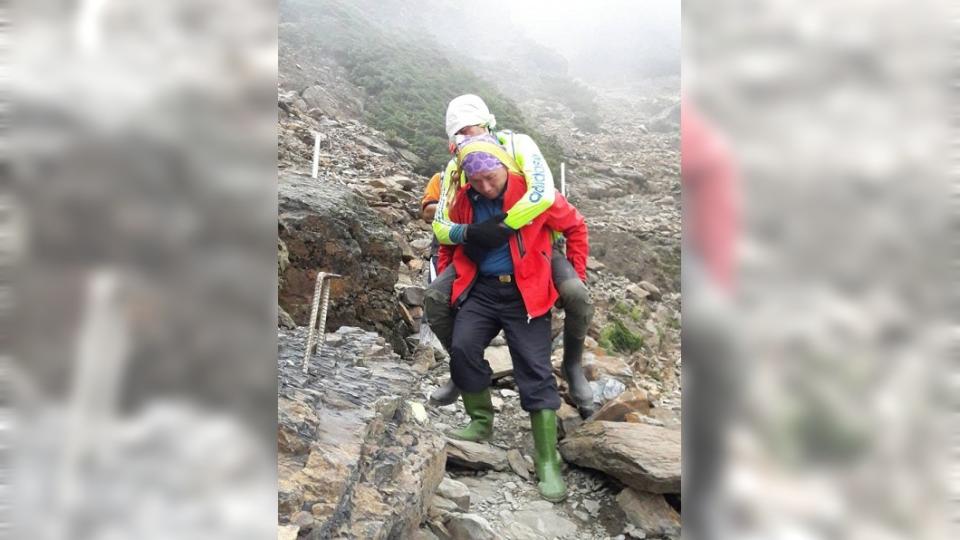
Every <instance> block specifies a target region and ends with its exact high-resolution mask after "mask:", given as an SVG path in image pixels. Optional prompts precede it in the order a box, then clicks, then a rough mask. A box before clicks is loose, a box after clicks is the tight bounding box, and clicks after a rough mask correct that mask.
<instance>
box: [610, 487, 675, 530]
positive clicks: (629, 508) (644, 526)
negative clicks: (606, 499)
mask: <svg viewBox="0 0 960 540" xmlns="http://www.w3.org/2000/svg"><path fill="white" fill-rule="evenodd" d="M617 503H618V504H619V505H620V508H622V509H623V512H624V514H626V516H627V520H628V521H629V522H630V524H631V525H633V527H634V528H635V529H636V530H638V531H640V532H641V533H642V534H643V535H645V536H678V535H679V534H680V515H679V514H677V512H676V510H674V509H673V507H671V506H670V505H669V504H667V501H666V500H664V498H663V495H655V494H652V493H643V492H638V491H635V490H633V489H630V488H626V489H624V490H623V491H621V492H620V494H619V495H617ZM632 535H633V534H632Z"/></svg>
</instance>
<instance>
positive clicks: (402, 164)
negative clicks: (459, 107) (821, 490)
mask: <svg viewBox="0 0 960 540" xmlns="http://www.w3.org/2000/svg"><path fill="white" fill-rule="evenodd" d="M336 73H337V68H336V66H335V64H333V63H330V64H329V65H326V66H325V67H324V68H323V69H318V70H316V71H315V72H314V73H313V74H314V75H317V76H319V77H323V76H324V74H326V76H330V77H334V78H335V77H336ZM314 82H320V83H323V82H324V81H323V80H322V79H320V80H317V81H314ZM317 86H320V87H321V88H324V87H325V86H324V85H323V84H320V85H316V84H314V85H313V86H310V87H308V88H299V87H297V86H296V85H292V86H291V87H287V86H285V85H284V84H283V83H282V84H281V87H280V89H279V98H278V115H279V138H280V140H279V145H278V158H279V164H280V165H279V166H280V178H279V182H280V196H281V201H280V208H281V216H280V220H279V223H278V226H279V231H280V235H279V236H280V241H281V243H280V245H279V246H278V272H279V273H280V291H279V298H280V302H281V307H282V309H283V312H282V313H281V317H283V316H284V315H285V314H286V315H288V316H287V317H285V318H284V321H285V324H286V325H287V326H290V327H294V329H292V330H286V329H285V330H281V334H280V335H281V339H280V351H279V365H280V372H281V380H280V394H281V431H280V433H279V437H280V447H281V467H280V469H281V479H282V482H281V483H282V486H287V487H289V488H290V489H289V490H288V491H282V493H281V500H280V505H281V525H282V526H283V529H282V533H283V534H285V535H292V536H290V537H296V536H297V535H299V536H301V537H305V536H306V535H311V534H312V535H314V536H313V537H317V538H326V537H343V538H367V537H379V536H378V535H383V536H382V537H397V538H405V537H410V536H407V533H409V534H410V535H414V536H413V537H419V538H434V537H439V538H554V537H557V538H615V537H621V538H625V537H627V536H631V537H635V538H642V537H644V536H646V537H658V536H675V535H677V534H678V531H679V515H678V514H677V512H676V510H675V509H679V497H678V494H679V474H680V466H679V456H680V445H679V429H680V420H679V418H680V416H679V412H680V383H679V369H680V352H679V322H680V318H679V309H680V297H679V245H680V237H679V234H680V218H679V216H680V206H679V205H680V202H679V199H680V197H679V159H678V156H679V154H678V141H679V137H678V136H677V134H676V131H675V130H676V124H675V123H673V122H674V119H673V117H672V116H671V115H672V112H671V111H672V110H675V107H674V106H675V105H676V104H677V98H676V95H677V94H676V91H675V89H674V91H673V92H672V94H671V91H670V90H669V89H660V90H657V91H651V90H649V89H647V91H645V92H642V93H635V92H628V91H622V92H619V93H616V92H612V91H608V92H606V93H602V94H600V96H601V97H600V99H599V100H598V105H599V106H600V110H601V112H602V114H603V130H602V131H601V132H600V133H597V134H586V133H581V132H580V131H578V130H577V129H576V128H575V126H574V125H573V124H572V112H571V111H569V110H566V109H565V108H564V107H563V106H560V105H555V104H550V103H545V102H537V101H529V102H526V103H524V104H523V106H524V107H525V111H527V114H529V115H530V116H531V117H532V118H534V119H536V120H537V121H538V123H539V124H540V125H541V127H542V129H543V130H544V131H546V132H548V133H551V134H554V135H556V136H557V138H558V139H559V140H560V141H561V143H562V144H564V145H565V146H566V151H567V153H568V155H571V156H575V158H574V160H572V161H571V162H569V163H567V170H568V175H567V181H568V183H569V184H568V185H569V194H570V198H571V200H572V202H573V203H574V204H575V205H577V206H578V208H580V210H581V211H582V212H583V213H584V215H585V216H586V218H587V220H588V225H589V227H590V232H591V242H592V252H593V255H594V256H593V257H591V260H590V264H589V272H588V285H589V287H590V289H591V291H592V294H593V297H594V300H595V303H596V306H597V314H596V316H595V319H594V324H593V326H592V328H591V331H590V338H588V351H587V353H586V355H585V362H586V372H587V376H588V379H589V380H590V381H591V384H592V386H594V390H595V399H596V401H598V403H601V404H606V405H605V406H604V408H603V409H602V410H601V411H600V412H599V413H598V415H597V417H595V418H593V419H590V420H588V421H587V422H582V421H581V420H580V419H579V417H578V416H577V415H576V413H575V411H574V410H573V409H572V407H564V409H562V410H561V416H562V419H563V425H562V428H563V431H564V433H565V439H564V442H563V444H562V445H561V450H562V451H563V454H564V457H565V459H566V460H567V465H566V471H565V478H566V480H567V482H568V484H569V487H570V497H569V498H568V499H567V500H566V501H565V502H563V503H560V504H555V505H554V504H550V503H547V502H545V501H542V500H540V498H539V497H538V495H537V492H536V485H535V480H534V479H533V478H532V476H531V473H530V469H529V464H530V459H529V456H530V455H531V454H532V439H531V437H530V433H529V429H530V428H529V418H528V416H527V415H526V413H524V412H523V411H522V410H520V407H519V399H518V396H517V393H516V388H515V385H514V384H513V381H512V378H511V376H510V366H509V354H508V353H507V352H506V348H505V347H504V346H503V344H502V343H500V342H498V344H497V345H496V346H494V347H492V348H491V349H490V350H489V351H488V359H490V360H491V362H492V363H495V364H496V366H495V371H496V372H497V374H498V376H497V380H496V382H495V396H496V398H495V404H496V407H497V408H498V410H499V414H498V417H497V420H496V435H495V437H494V439H493V441H491V443H490V444H484V445H477V446H475V447H470V445H462V444H451V443H449V442H445V448H443V446H444V445H441V446H440V447H439V448H438V446H437V445H436V444H435V442H436V441H443V440H444V439H443V437H442V435H441V434H442V432H443V430H444V429H446V427H449V426H456V425H459V424H461V423H463V422H465V421H466V417H465V415H464V414H463V411H462V408H461V407H460V405H459V404H458V405H454V406H448V407H441V408H432V407H429V406H427V405H426V396H427V395H428V394H429V392H430V391H431V390H432V389H433V388H435V387H436V386H437V385H439V384H441V383H442V382H443V381H444V380H445V379H446V377H447V373H448V371H447V367H446V361H445V360H446V359H445V358H444V355H443V353H442V351H439V350H437V349H435V348H434V347H431V346H429V340H420V339H419V337H418V331H419V330H420V326H421V325H420V322H421V321H420V317H421V315H422V307H421V303H422V286H423V277H422V276H423V269H424V266H425V260H426V257H427V255H428V246H429V242H430V235H431V232H430V229H429V227H428V226H427V225H426V224H424V223H422V222H421V221H419V219H418V218H417V212H418V210H419V196H420V193H421V192H422V189H423V186H424V185H425V183H426V180H427V179H426V178H425V177H422V176H418V175H416V174H414V173H413V172H412V171H413V168H414V166H415V164H416V160H417V157H416V156H413V155H411V154H409V152H406V151H405V150H403V149H397V148H394V147H392V146H390V145H389V144H387V143H386V142H385V140H386V137H385V136H384V135H383V134H381V133H379V132H377V131H376V130H374V129H371V128H369V127H368V126H366V125H364V124H362V123H361V122H360V121H359V120H357V119H356V118H355V117H354V116H353V115H352V114H351V113H350V111H351V110H353V105H349V104H350V103H353V102H352V101H351V99H352V98H356V99H357V100H359V101H358V102H359V103H362V93H361V92H360V91H359V89H351V88H350V86H349V84H347V83H345V82H344V81H343V80H339V79H338V80H332V81H331V82H330V85H329V88H330V89H335V92H334V90H331V91H330V92H329V93H326V94H323V95H324V96H325V97H323V99H320V98H318V97H317V95H319V94H320V92H319V91H317V90H310V88H316V87H317ZM308 94H309V95H308ZM350 96H352V98H351V97H350ZM637 96H644V97H637ZM658 96H664V97H658ZM671 96H672V101H671ZM308 98H309V99H308ZM344 100H346V101H345V103H347V105H344V104H343V103H344ZM658 122H660V123H659V124H658ZM315 134H316V135H315ZM316 138H319V140H320V166H319V171H318V177H317V178H316V179H313V178H311V176H310V172H311V159H312V154H313V148H314V142H315V140H316ZM552 168H553V169H554V175H555V177H556V179H557V183H558V184H559V176H560V175H559V166H558V164H553V167H552ZM318 271H326V272H336V273H340V274H342V275H343V278H342V279H340V280H337V281H336V282H335V285H334V288H333V290H332V293H331V303H330V316H329V318H328V320H327V327H326V329H325V330H326V332H328V333H330V334H328V337H327V339H328V340H330V343H331V344H330V345H329V347H328V348H327V349H325V351H326V352H323V353H321V355H320V356H319V358H316V359H315V360H314V366H313V368H312V371H311V372H310V375H309V376H308V377H303V376H300V375H299V373H300V372H299V371H298V367H299V359H300V358H301V357H302V353H303V346H304V341H305V337H304V336H305V329H304V328H303V327H302V325H303V324H305V319H306V317H308V316H309V302H310V300H311V295H312V280H313V276H315V274H316V272H318ZM562 316H563V313H562V311H558V312H557V313H556V314H555V318H554V326H555V333H556V334H559V329H560V327H561V320H562ZM298 325H299V326H298ZM344 326H347V327H360V328H362V329H363V330H359V329H358V330H357V331H352V330H347V331H345V330H344V329H343V327H344ZM338 328H340V330H339V331H338ZM334 332H336V333H334ZM378 335H379V337H380V339H381V341H379V342H378V341H377V336H378ZM421 342H422V343H423V344H421ZM389 349H393V351H395V352H396V353H400V354H401V356H395V355H394V354H392V353H391V352H390V350H389ZM561 354H562V350H561V348H560V343H559V340H557V341H555V347H554V355H553V360H554V364H555V366H556V367H557V369H556V370H555V371H556V372H557V373H558V374H559V362H560V357H561ZM334 359H338V360H337V363H336V366H335V365H334ZM338 370H339V371H338ZM350 370H359V371H355V372H354V373H353V374H350ZM364 370H368V371H364ZM364 374H365V375H366V376H363V375H364ZM344 377H346V378H344ZM377 380H382V381H381V382H382V383H383V384H381V383H377V382H375V381H377ZM343 381H347V382H348V383H349V384H348V385H347V386H346V387H343V386H342V383H343ZM350 385H355V386H353V387H351V386H350ZM560 385H561V389H562V390H564V391H565V385H564V384H563V382H562V380H561V381H560ZM331 403H332V405H331ZM375 404H377V405H375ZM383 404H387V405H383ZM384 407H386V408H384ZM421 407H423V408H422V409H421ZM291 411H292V412H291ZM285 426H286V427H285ZM597 430H599V431H597ZM337 437H340V438H343V440H341V439H338V438H337ZM347 439H349V441H348V440H347ZM350 441H352V442H350ZM623 441H626V443H624V442H623ZM630 441H633V442H635V443H636V444H630ZM332 447H336V448H340V449H341V450H340V451H339V452H338V453H335V454H331V455H335V456H340V458H342V459H341V460H340V461H338V462H337V463H332V462H330V461H329V460H326V461H324V460H322V459H320V458H321V456H324V455H327V452H328V451H329V450H330V448H332ZM349 448H353V450H352V451H351V450H349ZM374 448H376V449H378V450H374ZM342 449H347V450H342ZM440 451H443V452H446V454H445V455H446V457H445V460H441V461H445V464H446V472H445V478H444V479H443V480H442V481H440V480H439V477H438V476H437V469H435V467H436V463H437V461H436V460H437V459H440V458H437V457H436V456H437V455H439V454H438V452H440ZM411 453H415V454H417V455H418V456H419V457H418V458H417V459H416V460H411V459H408V457H409V456H411V455H412V454H411ZM310 456H315V457H314V458H313V460H311V458H310ZM404 456H408V457H404ZM430 456H433V457H430ZM441 467H442V465H441ZM376 471H380V473H377V472H376ZM641 479H642V481H641ZM437 482H439V483H437ZM316 483H322V484H323V490H326V491H323V490H321V489H320V487H317V486H316V485H314V484H316ZM291 486H293V487H291ZM297 493H301V494H303V495H302V496H298V495H297ZM400 493H404V494H405V495H404V496H402V497H401V496H400V495H399V494H400ZM358 494H359V495H358ZM664 494H666V495H664ZM358 496H364V497H367V498H368V499H370V500H371V501H374V502H375V503H376V504H373V506H371V508H374V509H379V510H380V511H382V512H381V514H382V515H381V516H380V517H379V518H378V517H376V516H375V515H371V514H370V513H369V511H366V510H364V511H361V510H360V507H361V505H358V504H356V500H357V499H356V497H358ZM365 512H366V513H365ZM374 513H375V511H374ZM378 521H379V523H380V526H379V527H380V528H377V527H376V526H375V525H372V524H373V523H374V522H378ZM414 521H416V522H417V524H418V525H419V527H420V528H419V530H418V531H417V532H416V533H413V532H411V531H412V529H410V528H409V527H410V524H411V523H413V522H414ZM391 531H392V532H391ZM391 534H397V535H399V536H391Z"/></svg>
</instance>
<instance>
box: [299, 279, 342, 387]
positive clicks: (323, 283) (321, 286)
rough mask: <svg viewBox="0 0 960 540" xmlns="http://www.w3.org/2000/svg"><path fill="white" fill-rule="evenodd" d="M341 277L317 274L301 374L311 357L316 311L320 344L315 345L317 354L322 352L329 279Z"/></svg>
mask: <svg viewBox="0 0 960 540" xmlns="http://www.w3.org/2000/svg"><path fill="white" fill-rule="evenodd" d="M338 277H342V276H341V275H340V274H328V273H326V272H318V273H317V284H316V286H314V288H313V307H312V308H311V310H310V330H309V332H308V333H307V352H306V353H305V354H304V355H303V372H304V373H307V370H308V369H309V367H310V358H311V356H313V354H312V353H313V345H314V341H315V340H316V332H317V311H318V310H319V311H320V328H319V329H320V343H318V344H317V354H318V355H319V354H320V352H321V351H322V350H323V343H324V342H325V341H326V340H327V332H326V326H327V306H328V304H329V303H330V279H328V278H338ZM321 296H322V297H323V309H320V297H321Z"/></svg>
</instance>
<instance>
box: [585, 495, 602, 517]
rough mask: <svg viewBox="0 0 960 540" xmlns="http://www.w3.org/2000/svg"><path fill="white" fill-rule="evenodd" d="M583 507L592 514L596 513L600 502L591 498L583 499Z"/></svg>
mask: <svg viewBox="0 0 960 540" xmlns="http://www.w3.org/2000/svg"><path fill="white" fill-rule="evenodd" d="M583 507H584V508H585V509H586V510H587V512H590V513H591V514H593V515H596V514H597V512H599V511H600V503H598V502H597V501H594V500H591V499H585V500H584V501H583Z"/></svg>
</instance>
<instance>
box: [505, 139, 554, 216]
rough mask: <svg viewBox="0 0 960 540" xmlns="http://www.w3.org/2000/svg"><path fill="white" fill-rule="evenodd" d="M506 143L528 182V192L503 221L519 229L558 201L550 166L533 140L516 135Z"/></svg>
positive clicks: (511, 208)
mask: <svg viewBox="0 0 960 540" xmlns="http://www.w3.org/2000/svg"><path fill="white" fill-rule="evenodd" d="M502 142H504V143H505V144H504V146H505V147H506V149H507V151H508V152H511V153H512V154H513V155H514V157H515V159H516V161H517V165H518V166H520V168H521V169H522V170H523V175H524V177H526V180H527V192H526V193H524V194H523V197H521V198H520V200H519V201H517V202H516V203H515V204H514V205H513V206H512V207H510V209H509V210H508V211H507V217H506V219H504V220H503V222H504V223H505V224H506V225H507V226H508V227H510V228H511V229H513V230H517V229H520V228H521V227H523V226H524V225H527V224H529V223H530V222H531V221H533V220H534V219H536V218H537V216H539V215H540V214H542V213H543V212H545V211H546V210H547V209H548V208H550V205H552V204H553V201H554V199H555V198H556V188H555V187H554V185H553V174H551V172H550V167H548V166H547V161H546V160H545V159H544V158H543V153H542V152H540V148H539V147H538V146H537V143H535V142H533V139H531V138H530V137H529V136H527V135H524V134H522V133H513V134H511V135H509V136H508V137H507V138H506V140H505V141H502Z"/></svg>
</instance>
